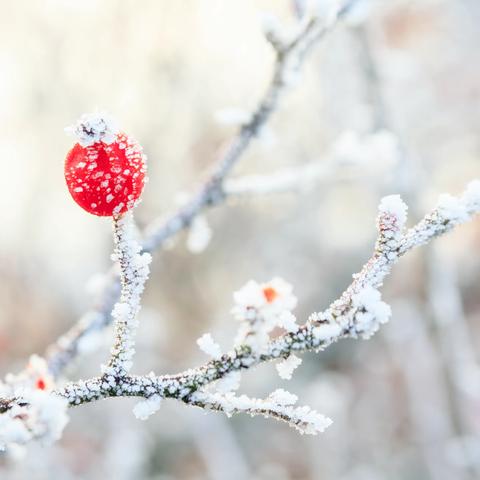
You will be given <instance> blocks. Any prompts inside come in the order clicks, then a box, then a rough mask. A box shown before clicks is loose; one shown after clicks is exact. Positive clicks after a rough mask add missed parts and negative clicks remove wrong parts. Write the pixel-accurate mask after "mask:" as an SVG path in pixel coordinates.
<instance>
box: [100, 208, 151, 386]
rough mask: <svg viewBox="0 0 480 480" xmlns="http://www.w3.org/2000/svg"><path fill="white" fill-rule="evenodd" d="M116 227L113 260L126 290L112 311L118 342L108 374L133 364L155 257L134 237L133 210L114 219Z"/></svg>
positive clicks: (124, 370) (111, 358) (112, 353)
mask: <svg viewBox="0 0 480 480" xmlns="http://www.w3.org/2000/svg"><path fill="white" fill-rule="evenodd" d="M113 230H114V235H113V237H114V242H115V250H114V253H113V255H112V260H114V261H115V262H118V264H119V267H120V283H121V286H122V289H121V295H120V300H119V301H118V302H117V303H116V304H115V306H114V308H113V311H112V317H113V318H114V319H115V344H114V346H113V348H112V352H111V357H110V361H109V363H108V366H107V367H105V368H104V373H108V374H109V375H113V376H115V377H116V376H123V375H125V374H126V373H127V372H128V371H129V370H130V368H131V366H132V358H133V355H134V353H135V349H134V346H135V338H134V335H135V330H136V327H137V324H138V320H137V314H138V312H139V310H140V301H141V297H142V293H143V289H144V285H145V282H146V280H147V279H148V274H149V267H148V265H149V264H150V262H151V259H152V257H151V255H150V254H149V253H146V252H143V253H142V251H141V247H140V245H139V244H138V242H137V241H136V240H135V238H134V225H133V217H132V213H131V212H128V213H126V214H124V215H123V216H122V217H120V218H114V220H113Z"/></svg>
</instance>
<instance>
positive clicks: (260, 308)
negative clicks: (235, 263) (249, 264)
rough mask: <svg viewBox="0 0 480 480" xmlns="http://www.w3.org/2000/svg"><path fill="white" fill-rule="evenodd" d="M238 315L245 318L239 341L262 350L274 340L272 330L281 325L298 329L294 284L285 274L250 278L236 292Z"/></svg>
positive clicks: (287, 328) (235, 310) (241, 320)
mask: <svg viewBox="0 0 480 480" xmlns="http://www.w3.org/2000/svg"><path fill="white" fill-rule="evenodd" d="M233 298H234V301H235V306H234V307H233V309H232V313H233V315H234V317H235V318H236V319H237V320H239V321H240V322H241V325H240V328H239V331H238V334H237V337H236V339H235V345H237V346H238V345H242V344H245V345H248V346H249V347H250V348H252V350H253V351H256V352H261V351H262V349H263V348H264V347H265V345H266V344H267V343H268V341H269V340H270V332H271V331H272V330H273V329H274V328H275V327H281V328H283V329H285V330H287V331H289V332H296V331H297V330H298V326H297V325H296V323H295V317H294V316H293V315H292V314H291V310H293V309H294V308H295V306H296V305H297V298H296V297H295V296H294V295H293V293H292V286H291V285H290V284H288V283H287V282H285V281H284V280H282V279H281V278H274V279H273V280H271V281H270V282H266V283H262V284H259V283H257V282H255V281H253V280H250V281H249V282H248V283H247V284H246V285H245V286H244V287H242V288H241V289H240V290H238V291H237V292H235V293H234V296H233Z"/></svg>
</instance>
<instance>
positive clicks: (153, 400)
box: [133, 395, 162, 420]
mask: <svg viewBox="0 0 480 480" xmlns="http://www.w3.org/2000/svg"><path fill="white" fill-rule="evenodd" d="M161 403H162V397H160V395H152V396H151V397H148V398H147V399H146V400H142V401H141V402H138V403H137V404H136V405H135V406H134V407H133V414H134V415H135V417H137V418H138V419H139V420H146V419H147V418H148V417H149V416H150V415H153V414H154V413H155V412H157V411H158V410H159V409H160V406H161Z"/></svg>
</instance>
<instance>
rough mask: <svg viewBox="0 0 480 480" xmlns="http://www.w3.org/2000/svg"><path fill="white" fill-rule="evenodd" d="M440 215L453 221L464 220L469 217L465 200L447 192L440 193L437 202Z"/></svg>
mask: <svg viewBox="0 0 480 480" xmlns="http://www.w3.org/2000/svg"><path fill="white" fill-rule="evenodd" d="M437 210H438V212H439V213H440V215H441V216H442V217H443V218H445V219H446V220H449V221H451V222H453V223H460V222H465V221H466V220H468V218H469V213H468V211H467V209H466V206H465V202H463V201H462V198H457V197H454V196H452V195H449V194H446V193H445V194H443V195H440V197H439V199H438V204H437Z"/></svg>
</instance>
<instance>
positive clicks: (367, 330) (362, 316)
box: [352, 285, 392, 339]
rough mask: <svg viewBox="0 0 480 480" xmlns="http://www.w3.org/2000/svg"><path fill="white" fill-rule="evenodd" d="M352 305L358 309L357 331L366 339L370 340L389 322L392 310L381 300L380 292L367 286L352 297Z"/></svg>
mask: <svg viewBox="0 0 480 480" xmlns="http://www.w3.org/2000/svg"><path fill="white" fill-rule="evenodd" d="M352 304H353V306H354V307H355V308H356V309H357V312H356V314H355V328H356V331H357V332H358V333H359V334H360V335H361V336H362V337H363V338H364V339H368V338H370V337H371V336H372V335H373V334H374V333H375V332H376V331H377V330H378V328H379V326H380V325H381V324H382V323H386V322H388V320H389V318H390V316H391V314H392V310H391V308H390V306H389V305H387V304H386V303H385V302H382V300H381V294H380V292H379V291H378V290H377V289H375V288H373V287H372V286H370V285H367V286H366V287H364V288H363V290H361V291H360V292H359V293H357V294H356V295H353V296H352Z"/></svg>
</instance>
